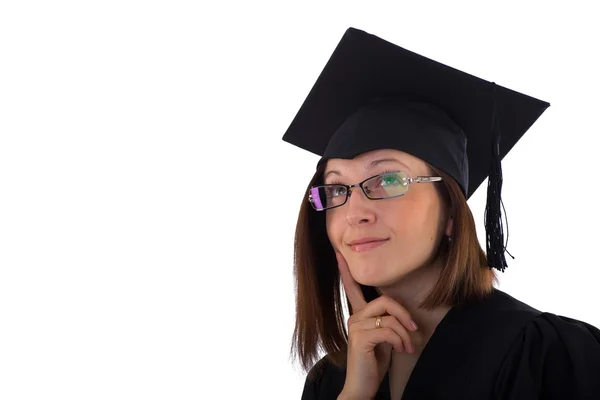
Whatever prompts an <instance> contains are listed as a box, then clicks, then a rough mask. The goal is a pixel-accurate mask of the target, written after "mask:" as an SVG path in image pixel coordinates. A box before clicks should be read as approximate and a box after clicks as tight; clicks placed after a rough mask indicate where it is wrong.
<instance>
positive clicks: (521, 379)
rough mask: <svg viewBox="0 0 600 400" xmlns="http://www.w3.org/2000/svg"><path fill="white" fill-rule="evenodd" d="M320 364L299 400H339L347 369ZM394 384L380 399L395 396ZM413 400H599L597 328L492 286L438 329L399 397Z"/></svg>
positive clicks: (447, 317)
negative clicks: (487, 291)
mask: <svg viewBox="0 0 600 400" xmlns="http://www.w3.org/2000/svg"><path fill="white" fill-rule="evenodd" d="M319 367H322V368H323V369H318V371H320V372H319V373H316V376H317V379H316V380H314V381H309V380H308V379H307V380H306V382H305V386H304V391H303V393H302V400H317V399H319V400H325V399H327V400H330V399H332V400H335V399H337V396H338V395H339V393H340V392H341V391H342V388H343V386H344V381H345V377H346V374H345V370H344V369H340V368H336V367H335V366H333V365H332V364H330V363H329V362H328V361H327V360H326V359H325V358H322V359H321V360H320V361H319V363H318V364H317V365H315V366H314V367H313V369H312V370H311V372H316V371H317V370H316V368H319ZM389 379H390V377H389V373H388V374H386V376H385V377H384V379H383V381H382V383H381V386H380V387H379V391H378V392H377V395H376V397H375V399H376V400H388V399H390V382H389ZM414 399H419V400H424V399H432V400H433V399H477V400H482V399H498V400H499V399H563V400H579V399H590V400H591V399H594V400H600V330H599V329H597V328H596V327H594V326H592V325H589V324H587V323H585V322H581V321H577V320H574V319H571V318H567V317H562V316H557V315H555V314H551V313H546V312H540V311H538V310H536V309H534V308H532V307H530V306H528V305H527V304H524V303H522V302H520V301H518V300H516V299H515V298H513V297H511V296H509V295H508V294H506V293H504V292H502V291H500V290H498V289H495V290H494V292H493V293H492V294H491V295H489V296H488V297H486V298H485V299H484V300H480V301H476V302H471V303H468V304H464V305H461V306H456V307H453V308H452V309H451V310H450V311H449V312H448V313H447V314H446V315H445V317H444V318H443V319H442V321H441V322H440V323H439V324H438V326H437V328H436V330H435V332H434V334H433V335H432V336H431V338H430V339H429V342H428V343H427V345H426V346H425V348H424V349H423V352H422V353H421V356H420V357H419V360H418V362H417V364H416V365H415V368H414V369H413V372H412V374H411V376H410V379H409V381H408V383H407V385H406V388H405V390H404V394H403V396H402V400H414ZM394 400H397V399H394Z"/></svg>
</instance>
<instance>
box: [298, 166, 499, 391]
mask: <svg viewBox="0 0 600 400" xmlns="http://www.w3.org/2000/svg"><path fill="white" fill-rule="evenodd" d="M429 168H430V170H431V172H432V175H436V176H441V177H442V178H443V179H442V181H441V182H436V183H434V184H435V185H436V190H437V191H438V193H439V194H440V196H441V199H442V201H443V203H444V204H445V205H446V206H447V209H448V212H449V214H448V215H451V216H452V217H453V219H454V222H453V230H452V236H451V238H452V243H453V244H452V246H449V245H448V242H447V241H446V240H442V241H441V244H440V248H439V249H438V251H437V256H438V257H442V258H443V260H444V263H443V265H444V267H443V269H442V271H441V273H440V277H439V279H438V281H437V283H436V284H435V285H434V287H433V289H432V290H431V292H430V293H429V295H428V296H427V297H426V298H425V299H424V300H423V302H422V303H421V304H420V307H422V308H424V309H428V310H431V309H434V308H436V307H438V306H442V305H445V306H455V305H459V304H462V303H464V302H467V301H470V300H474V299H477V298H482V297H485V296H486V295H487V294H489V293H490V292H491V291H492V289H493V286H494V284H495V283H496V282H497V278H496V275H495V273H494V271H493V270H491V269H490V268H489V267H488V266H487V258H486V255H485V252H484V251H483V249H482V248H481V245H480V244H479V240H478V239H477V232H476V228H475V221H474V219H473V215H472V213H471V210H470V208H469V206H468V204H467V201H466V199H465V196H464V195H463V192H462V190H461V189H460V187H459V186H458V184H457V183H456V181H455V180H454V179H453V178H452V177H450V176H449V175H447V174H446V173H444V172H443V171H441V170H439V169H437V168H435V167H432V166H429ZM324 169H325V163H323V165H322V166H321V167H320V168H319V169H318V170H317V171H316V173H315V175H314V176H313V178H312V179H311V181H310V183H309V184H308V187H307V191H306V192H305V193H307V192H308V188H310V187H311V186H314V185H321V184H322V183H323V172H324ZM294 280H295V282H294V283H295V289H296V323H295V328H294V333H293V337H292V348H291V353H292V355H295V356H296V357H297V358H299V360H300V363H301V365H302V368H303V369H304V370H305V371H306V372H308V371H310V369H311V368H312V367H313V365H314V364H315V363H316V361H318V358H319V351H324V352H325V353H326V358H327V359H329V360H330V361H331V362H332V363H333V364H335V365H336V366H338V367H341V368H345V366H346V361H347V360H346V356H347V354H346V353H347V348H348V334H347V331H346V326H345V321H344V313H343V308H342V291H341V286H340V285H341V280H340V274H339V270H338V268H337V261H336V258H335V252H334V250H333V247H332V246H331V243H330V242H329V238H328V236H327V230H326V225H325V212H316V211H315V210H314V209H313V208H312V206H311V205H310V204H309V202H308V200H307V198H306V196H305V197H304V198H303V199H302V204H301V206H300V212H299V215H298V221H297V224H296V232H295V238H294ZM360 286H361V289H362V291H363V295H364V297H365V300H366V301H367V302H370V301H372V300H374V299H376V298H377V297H378V296H379V295H378V293H377V291H376V289H375V288H374V287H371V286H365V285H360ZM344 297H345V296H344ZM346 305H347V306H348V310H349V311H350V314H352V307H351V305H350V302H349V300H348V299H347V298H346ZM317 372H318V371H316V370H315V371H314V373H315V374H316V373H317ZM308 378H309V379H311V375H309V376H308Z"/></svg>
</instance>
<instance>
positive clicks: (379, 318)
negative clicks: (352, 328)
mask: <svg viewBox="0 0 600 400" xmlns="http://www.w3.org/2000/svg"><path fill="white" fill-rule="evenodd" d="M375 328H381V315H380V316H379V317H377V318H376V319H375Z"/></svg>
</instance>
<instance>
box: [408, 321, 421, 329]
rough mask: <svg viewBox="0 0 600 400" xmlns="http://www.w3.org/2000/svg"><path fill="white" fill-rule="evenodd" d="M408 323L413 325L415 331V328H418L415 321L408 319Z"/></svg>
mask: <svg viewBox="0 0 600 400" xmlns="http://www.w3.org/2000/svg"><path fill="white" fill-rule="evenodd" d="M410 325H411V326H412V327H413V329H414V330H415V331H416V330H417V329H419V327H418V326H417V324H416V323H415V321H410Z"/></svg>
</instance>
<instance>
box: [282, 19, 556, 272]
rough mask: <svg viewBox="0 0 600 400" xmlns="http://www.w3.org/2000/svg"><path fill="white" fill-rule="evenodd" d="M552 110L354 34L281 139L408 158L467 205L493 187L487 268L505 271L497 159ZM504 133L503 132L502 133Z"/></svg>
mask: <svg viewBox="0 0 600 400" xmlns="http://www.w3.org/2000/svg"><path fill="white" fill-rule="evenodd" d="M549 105H550V104H549V103H547V102H544V101H541V100H537V99H535V98H532V97H530V96H526V95H524V94H521V93H517V92H515V91H512V90H510V89H506V88H504V87H502V86H499V85H496V84H495V83H493V82H488V81H485V80H483V79H480V78H477V77H475V76H472V75H469V74H466V73H464V72H461V71H459V70H456V69H454V68H451V67H448V66H446V65H443V64H441V63H438V62H436V61H433V60H431V59H428V58H425V57H423V56H421V55H418V54H416V53H413V52H410V51H408V50H406V49H403V48H401V47H399V46H396V45H394V44H392V43H390V42H387V41H385V40H383V39H381V38H379V37H377V36H374V35H371V34H368V33H366V32H364V31H361V30H358V29H354V28H350V29H348V30H347V31H346V33H345V34H344V36H343V37H342V40H341V41H340V43H339V44H338V45H337V47H336V49H335V51H334V53H333V54H332V56H331V57H330V59H329V61H328V63H327V65H326V66H325V68H324V69H323V71H322V72H321V75H320V76H319V78H318V79H317V81H316V83H315V85H314V86H313V88H312V90H311V91H310V93H309V95H308V97H307V98H306V100H305V101H304V104H303V105H302V107H301V108H300V110H299V111H298V114H297V115H296V117H295V118H294V120H293V121H292V123H291V125H290V127H289V128H288V130H287V132H286V133H285V135H284V136H283V140H285V141H287V142H289V143H291V144H294V145H296V146H299V147H301V148H303V149H305V150H308V151H310V152H313V153H315V154H317V155H319V156H321V159H320V160H319V163H318V164H317V166H318V165H320V164H321V163H322V162H324V161H326V160H328V159H330V158H347V159H350V158H354V157H355V156H357V155H359V154H361V153H365V152H367V151H371V150H377V149H384V148H390V149H397V150H401V151H404V152H407V153H410V154H412V155H414V156H416V157H418V158H420V159H422V160H424V161H426V162H428V163H430V164H431V165H433V166H435V167H437V168H439V169H441V170H442V171H444V172H445V173H447V174H448V175H450V176H452V177H453V178H454V179H455V180H456V182H457V183H458V184H459V186H460V187H461V189H462V190H463V193H464V194H465V197H466V198H467V199H468V198H469V197H470V196H471V195H472V194H473V192H475V190H476V189H477V188H478V187H479V186H480V185H481V183H482V182H483V181H484V180H485V178H487V177H488V176H489V177H490V179H489V181H488V194H487V196H488V197H487V206H486V215H485V225H486V234H487V246H486V247H487V255H488V265H489V266H490V267H494V268H497V269H499V270H501V271H504V269H505V268H506V260H505V259H504V251H505V248H504V238H503V227H502V217H501V212H500V205H501V198H500V192H501V188H502V170H501V166H500V162H501V160H502V159H503V158H504V156H505V155H506V154H507V153H508V152H509V151H510V150H511V149H512V147H513V146H514V145H515V144H516V142H517V141H518V140H519V139H520V138H521V137H522V136H523V134H524V133H525V132H526V131H527V130H528V129H529V128H530V127H531V125H533V123H534V122H535V121H536V120H537V119H538V117H539V116H540V115H541V114H542V113H543V112H544V110H545V109H546V108H547V107H548V106H549ZM500 131H501V134H500Z"/></svg>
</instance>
